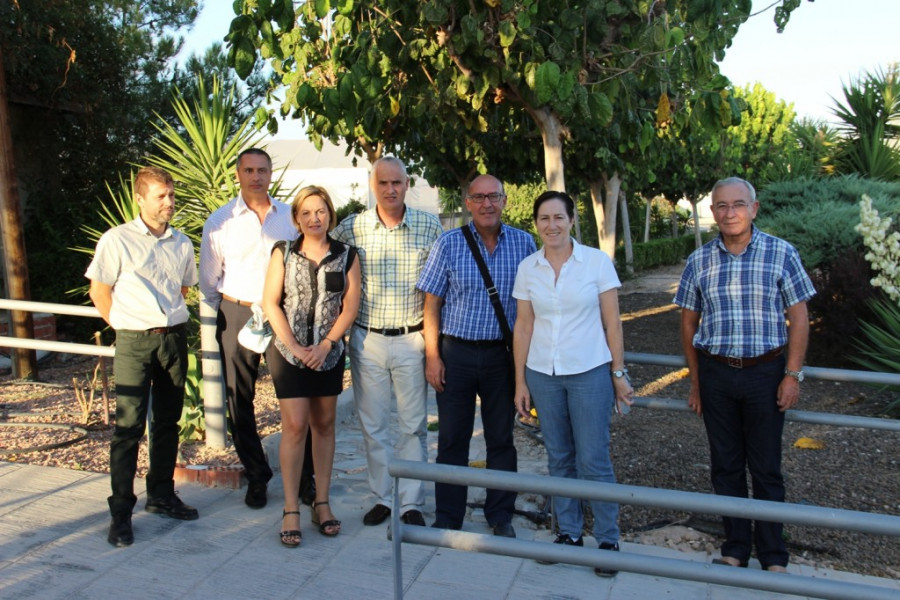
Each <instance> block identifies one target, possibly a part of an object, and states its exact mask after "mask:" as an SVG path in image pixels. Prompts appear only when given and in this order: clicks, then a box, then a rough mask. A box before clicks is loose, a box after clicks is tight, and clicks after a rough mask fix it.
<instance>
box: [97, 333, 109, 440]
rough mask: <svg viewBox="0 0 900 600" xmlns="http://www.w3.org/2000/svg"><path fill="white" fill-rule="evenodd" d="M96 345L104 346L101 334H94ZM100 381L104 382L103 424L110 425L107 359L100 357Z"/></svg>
mask: <svg viewBox="0 0 900 600" xmlns="http://www.w3.org/2000/svg"><path fill="white" fill-rule="evenodd" d="M94 343H96V344H97V345H98V346H102V345H103V340H102V339H101V337H100V332H99V331H95V332H94ZM100 381H102V382H103V424H104V425H109V380H108V379H107V378H106V357H105V356H101V357H100Z"/></svg>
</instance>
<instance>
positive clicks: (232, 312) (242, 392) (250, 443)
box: [216, 300, 272, 483]
mask: <svg viewBox="0 0 900 600" xmlns="http://www.w3.org/2000/svg"><path fill="white" fill-rule="evenodd" d="M251 316H252V312H251V310H250V307H249V306H241V305H240V304H236V303H234V302H229V301H227V300H222V303H221V304H220V305H219V313H218V314H217V315H216V340H217V341H218V342H219V350H220V351H221V353H222V365H223V366H224V372H225V400H226V402H227V403H228V428H229V429H230V431H231V439H232V441H234V449H235V450H236V451H237V455H238V458H240V459H241V464H242V465H244V473H245V474H246V476H247V481H249V482H250V483H267V482H268V481H269V480H270V479H271V478H272V469H271V468H270V467H269V463H268V461H267V460H266V455H265V453H264V452H263V447H262V442H261V441H260V439H259V432H258V431H257V429H256V413H255V411H254V409H253V399H254V398H255V397H256V379H257V377H258V376H259V359H260V355H259V354H257V353H256V352H253V351H251V350H247V349H246V348H244V347H243V346H241V345H240V344H239V343H238V341H237V335H238V332H239V331H240V330H241V328H242V327H243V326H244V325H245V324H246V323H247V320H248V319H249V318H250V317H251Z"/></svg>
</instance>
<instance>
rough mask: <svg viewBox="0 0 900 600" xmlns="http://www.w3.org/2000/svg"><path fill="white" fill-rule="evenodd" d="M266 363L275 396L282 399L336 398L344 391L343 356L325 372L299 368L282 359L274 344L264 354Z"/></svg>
mask: <svg viewBox="0 0 900 600" xmlns="http://www.w3.org/2000/svg"><path fill="white" fill-rule="evenodd" d="M266 363H268V365H269V372H270V373H271V374H272V382H273V383H274V384H275V396H277V397H278V399H279V400H281V399H283V398H312V397H316V396H337V395H338V394H340V393H341V391H342V390H343V389H344V355H343V354H342V355H341V359H340V360H339V361H338V362H337V364H336V365H335V366H334V367H333V368H331V369H328V370H327V371H313V370H312V369H307V368H306V367H303V368H300V367H296V366H294V365H292V364H291V363H289V362H288V361H286V360H285V359H284V357H283V356H282V355H281V352H279V351H278V348H276V347H275V344H272V345H270V346H269V349H268V351H267V352H266Z"/></svg>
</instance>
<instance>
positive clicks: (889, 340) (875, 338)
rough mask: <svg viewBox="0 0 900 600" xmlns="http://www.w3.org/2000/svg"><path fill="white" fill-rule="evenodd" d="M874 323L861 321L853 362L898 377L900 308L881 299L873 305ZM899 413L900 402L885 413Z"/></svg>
mask: <svg viewBox="0 0 900 600" xmlns="http://www.w3.org/2000/svg"><path fill="white" fill-rule="evenodd" d="M869 306H870V307H871V308H872V312H873V313H874V315H875V321H874V322H866V321H860V323H859V326H860V329H861V330H862V336H863V339H862V340H857V341H856V343H855V344H854V347H855V350H856V352H857V354H855V355H854V356H851V359H852V360H853V361H854V362H856V363H857V364H860V365H862V366H864V367H866V368H867V369H871V370H873V371H886V372H888V373H896V372H898V371H900V306H898V305H897V304H896V303H895V302H891V301H890V300H888V299H885V298H882V299H879V300H875V301H872V302H870V304H869ZM897 410H900V399H897V400H894V401H893V402H891V403H890V404H889V405H888V406H887V407H885V412H886V413H892V412H894V411H897Z"/></svg>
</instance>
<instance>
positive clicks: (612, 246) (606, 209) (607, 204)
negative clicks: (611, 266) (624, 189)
mask: <svg viewBox="0 0 900 600" xmlns="http://www.w3.org/2000/svg"><path fill="white" fill-rule="evenodd" d="M590 186H591V200H592V201H593V203H594V218H595V219H596V221H597V234H598V236H599V239H600V249H601V250H603V251H604V252H606V254H608V255H609V257H610V258H612V259H615V253H616V205H617V203H618V200H619V188H620V187H621V186H622V180H621V179H619V174H618V173H613V174H612V176H609V175H607V174H606V173H603V174H602V175H601V176H600V179H599V180H596V179H595V180H592V181H591V182H590Z"/></svg>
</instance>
